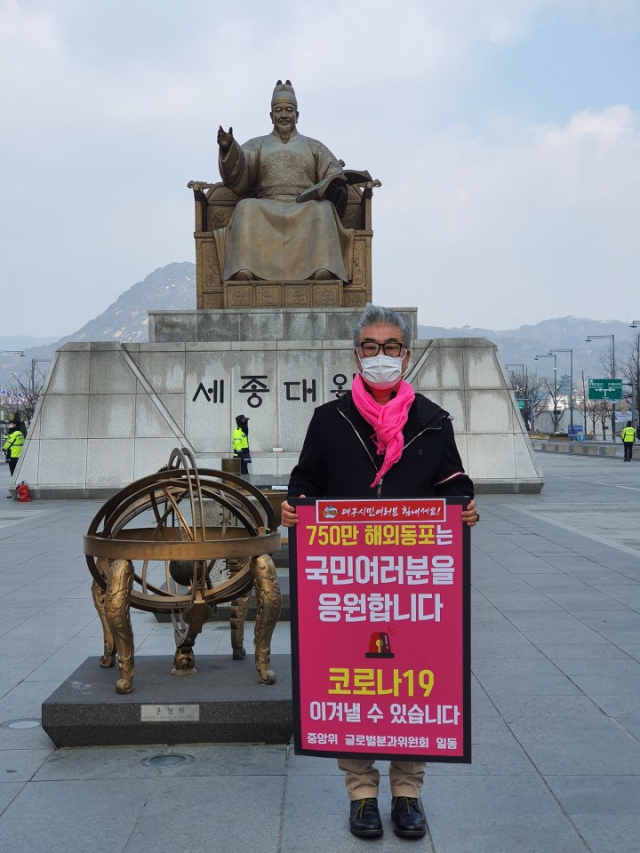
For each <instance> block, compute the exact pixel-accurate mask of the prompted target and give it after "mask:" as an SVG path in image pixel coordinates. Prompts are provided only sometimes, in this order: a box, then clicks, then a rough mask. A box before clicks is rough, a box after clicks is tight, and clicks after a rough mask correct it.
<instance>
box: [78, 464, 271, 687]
mask: <svg viewBox="0 0 640 853" xmlns="http://www.w3.org/2000/svg"><path fill="white" fill-rule="evenodd" d="M268 497H271V501H272V503H274V504H278V503H280V501H281V500H282V497H283V495H282V494H281V493H272V494H271V495H269V493H263V492H261V491H260V490H259V489H257V488H256V487H255V486H252V485H251V484H250V483H249V482H247V481H246V480H244V479H242V478H241V477H239V476H237V475H235V474H231V473H227V472H223V471H217V470H214V469H206V468H200V469H198V468H197V467H196V465H195V460H194V458H193V456H192V454H191V453H190V452H189V451H188V450H186V449H185V448H182V449H181V450H179V449H176V450H173V451H172V453H171V456H170V458H169V464H168V465H167V467H166V468H164V469H162V470H160V471H159V472H158V473H156V474H152V475H150V476H148V477H143V478H142V479H140V480H136V481H135V482H134V483H132V484H131V485H130V486H128V487H127V488H125V489H122V490H121V491H120V492H118V493H117V494H116V495H114V497H112V498H111V499H110V500H108V501H107V502H106V503H105V504H104V506H103V507H102V508H101V510H100V511H99V512H98V514H97V515H96V517H95V518H94V519H93V521H92V522H91V525H90V527H89V531H88V533H87V535H86V536H85V537H84V553H85V555H86V559H87V565H88V566H89V570H90V572H91V574H92V575H93V584H92V595H93V600H94V604H95V606H96V609H97V611H98V615H99V617H100V621H101V623H102V628H103V631H104V654H103V656H102V657H101V659H100V665H101V666H103V667H111V666H113V665H114V664H115V658H116V655H117V657H118V667H119V675H120V677H119V679H118V681H117V684H116V691H117V692H118V693H130V692H131V690H132V689H133V631H132V629H131V619H130V607H136V608H138V609H139V610H146V611H149V612H151V613H171V614H172V616H173V622H174V630H175V638H176V653H175V657H174V668H173V670H172V674H174V675H191V674H194V673H195V671H196V670H195V668H194V653H193V646H194V643H195V640H196V637H197V635H198V634H199V633H200V631H201V630H202V626H203V624H204V623H205V622H206V621H207V618H208V617H209V615H210V613H211V609H212V607H215V606H216V605H217V604H220V603H222V602H225V601H231V602H232V607H231V634H232V637H231V639H232V648H233V657H234V658H235V659H241V658H243V657H244V656H245V652H244V647H243V635H244V618H245V616H246V612H247V607H248V603H249V597H250V594H251V590H252V588H255V591H256V599H257V609H256V627H255V637H254V646H255V662H256V668H257V670H258V678H259V680H260V682H261V683H262V684H273V683H274V682H275V674H274V673H273V672H272V670H271V669H269V663H270V654H271V636H272V634H273V629H274V627H275V624H276V622H277V620H278V616H279V614H280V604H281V595H280V587H279V584H278V578H277V575H276V570H275V566H274V564H273V561H272V559H271V556H270V555H271V554H273V553H274V552H275V551H277V550H278V549H279V547H280V535H279V534H278V532H277V528H278V525H277V521H276V514H275V511H274V508H273V506H272V503H270V501H269V500H268Z"/></svg>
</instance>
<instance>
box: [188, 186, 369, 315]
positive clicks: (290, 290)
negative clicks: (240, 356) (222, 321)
mask: <svg viewBox="0 0 640 853" xmlns="http://www.w3.org/2000/svg"><path fill="white" fill-rule="evenodd" d="M188 186H189V188H190V189H192V190H193V194H194V197H195V207H196V230H195V234H194V236H195V238H196V285H197V294H198V296H197V298H198V301H197V307H198V308H204V309H209V310H216V309H220V308H300V307H302V308H305V307H308V308H316V307H323V308H364V306H365V305H366V303H367V302H371V238H372V236H373V231H372V230H371V197H372V195H373V188H374V187H376V186H380V182H379V181H367V182H363V183H361V184H351V185H350V186H349V187H348V197H347V206H346V210H345V213H344V215H343V217H342V224H343V225H344V227H345V228H353V229H354V231H355V235H354V245H353V265H352V269H351V270H348V273H349V274H350V280H349V282H348V283H347V284H344V283H343V282H341V281H338V280H337V279H336V280H329V281H293V282H292V281H286V282H285V281H263V280H258V281H224V280H223V278H222V265H221V263H220V258H219V257H218V249H217V246H216V239H215V230H216V229H217V228H224V227H225V226H226V225H228V224H229V220H230V219H231V215H232V213H233V210H234V208H235V206H236V204H237V203H238V201H239V200H240V199H239V198H238V196H237V195H236V194H235V193H234V192H232V191H231V190H229V189H227V187H225V186H224V184H222V183H217V184H207V183H203V182H200V181H190V182H189V184H188ZM306 203H307V204H313V203H314V202H312V201H311V202H306Z"/></svg>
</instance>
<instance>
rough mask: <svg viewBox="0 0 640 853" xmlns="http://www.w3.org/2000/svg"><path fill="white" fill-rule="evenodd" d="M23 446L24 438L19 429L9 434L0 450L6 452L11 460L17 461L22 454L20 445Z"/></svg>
mask: <svg viewBox="0 0 640 853" xmlns="http://www.w3.org/2000/svg"><path fill="white" fill-rule="evenodd" d="M23 444H24V436H23V434H22V433H21V432H20V430H19V429H16V430H14V431H13V432H12V433H9V435H8V436H7V440H6V441H5V443H4V445H3V447H2V449H3V450H8V451H9V455H10V456H11V458H12V459H17V458H18V457H19V456H20V454H21V453H22V445H23Z"/></svg>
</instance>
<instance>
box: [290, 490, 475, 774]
mask: <svg viewBox="0 0 640 853" xmlns="http://www.w3.org/2000/svg"><path fill="white" fill-rule="evenodd" d="M467 502H468V500H467V499H466V498H447V499H444V498H425V499H424V500H415V499H411V500H401V499H393V500H384V499H382V500H380V499H379V500H373V501H367V500H335V501H332V500H312V499H308V498H297V499H295V500H293V499H292V500H291V503H292V504H294V505H295V506H296V508H297V513H298V517H299V519H300V520H299V522H298V524H297V525H296V526H295V527H294V528H291V530H290V535H289V552H290V563H289V565H290V584H291V633H292V664H293V707H294V741H295V751H296V753H297V754H300V755H324V756H335V757H340V756H356V755H361V756H370V757H375V758H387V759H389V758H397V757H400V756H401V757H402V758H406V759H414V760H428V761H451V762H464V763H469V762H470V761H471V702H470V681H471V654H470V578H469V529H468V527H467V526H466V525H465V524H463V522H462V510H463V509H464V506H465V505H466V504H467Z"/></svg>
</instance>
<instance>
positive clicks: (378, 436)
mask: <svg viewBox="0 0 640 853" xmlns="http://www.w3.org/2000/svg"><path fill="white" fill-rule="evenodd" d="M351 395H352V397H353V402H354V403H355V404H356V409H357V410H358V411H359V412H360V414H361V415H362V417H363V418H364V419H365V421H366V422H367V423H369V424H371V426H372V427H373V429H374V434H373V436H372V437H373V440H374V442H375V445H376V450H377V451H378V455H379V456H382V454H383V453H384V461H383V463H382V465H381V467H380V470H379V471H378V473H377V474H376V478H375V480H374V481H373V483H371V488H373V487H374V486H377V485H378V483H379V482H380V481H381V480H382V478H383V477H384V475H385V474H386V473H387V471H388V470H389V468H391V466H392V465H395V464H396V462H397V461H398V460H399V459H400V457H401V456H402V451H403V449H404V436H403V435H402V430H403V428H404V425H405V424H406V422H407V418H408V417H409V409H410V408H411V404H412V403H413V401H414V399H415V396H416V392H415V391H414V390H413V387H412V386H411V385H409V383H408V382H405V381H404V379H403V380H402V382H401V383H400V385H399V387H398V390H397V392H396V396H395V397H392V398H391V400H389V402H388V403H386V404H385V405H384V406H383V405H381V404H380V403H377V402H376V401H375V400H374V399H373V397H372V396H371V394H369V393H368V392H367V390H366V389H365V386H364V382H363V381H362V377H361V376H360V374H358V375H357V376H356V377H354V380H353V384H352V386H351Z"/></svg>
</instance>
